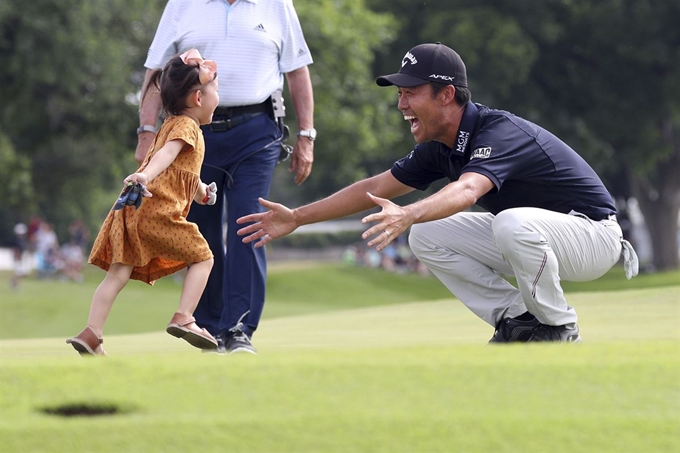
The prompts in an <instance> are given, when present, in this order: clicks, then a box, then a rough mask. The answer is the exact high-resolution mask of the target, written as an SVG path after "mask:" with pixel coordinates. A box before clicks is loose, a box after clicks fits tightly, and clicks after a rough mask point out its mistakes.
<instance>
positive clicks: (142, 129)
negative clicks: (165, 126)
mask: <svg viewBox="0 0 680 453" xmlns="http://www.w3.org/2000/svg"><path fill="white" fill-rule="evenodd" d="M142 132H151V133H153V134H155V133H156V127H155V126H151V125H150V124H145V125H143V126H139V127H138V128H137V135H139V134H141V133H142Z"/></svg>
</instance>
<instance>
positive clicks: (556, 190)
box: [391, 102, 616, 220]
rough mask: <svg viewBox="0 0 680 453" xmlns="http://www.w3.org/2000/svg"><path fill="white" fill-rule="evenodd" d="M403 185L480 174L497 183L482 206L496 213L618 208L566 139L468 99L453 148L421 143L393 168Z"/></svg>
mask: <svg viewBox="0 0 680 453" xmlns="http://www.w3.org/2000/svg"><path fill="white" fill-rule="evenodd" d="M391 171H392V175H393V176H394V177H395V178H397V180H399V181H400V182H401V183H402V184H406V185H407V186H410V187H413V188H415V189H420V190H425V189H427V188H428V187H429V186H430V184H432V183H433V182H434V181H436V180H438V179H441V178H448V179H449V180H450V181H456V180H458V178H460V176H461V175H462V174H463V173H467V172H475V173H479V174H482V175H484V176H486V177H487V178H489V179H490V180H491V181H492V182H493V183H494V185H495V188H494V189H492V190H491V191H490V192H489V193H487V194H485V195H484V196H482V197H481V198H480V199H479V200H477V204H478V205H479V206H481V207H482V208H484V209H486V210H487V211H489V212H490V213H492V214H498V213H499V212H501V211H503V210H505V209H510V208H519V207H535V208H542V209H547V210H550V211H555V212H561V213H564V214H568V213H570V212H571V211H572V210H573V211H576V212H579V213H581V214H585V215H586V216H588V217H589V218H591V219H593V220H602V219H604V218H606V217H607V216H608V215H610V214H615V213H616V209H615V207H614V202H613V200H612V197H611V195H610V194H609V192H608V191H607V189H606V188H605V186H604V184H603V183H602V181H601V180H600V178H599V177H598V176H597V174H596V173H595V171H594V170H593V169H592V168H591V167H590V165H588V163H587V162H586V161H585V160H584V159H583V158H582V157H581V156H579V155H578V154H577V153H576V151H574V150H573V149H571V148H570V147H569V146H568V145H567V144H566V143H564V142H563V141H562V140H560V139H559V138H557V137H556V136H554V135H553V134H551V133H550V132H548V131H547V130H545V129H543V128H542V127H540V126H537V125H536V124H533V123H531V122H529V121H527V120H525V119H522V118H520V117H518V116H515V115H513V114H512V113H509V112H505V111H502V110H495V109H490V108H489V107H486V106H484V105H481V104H474V103H472V102H469V103H468V105H467V106H466V107H465V112H464V114H463V118H462V120H461V124H460V129H459V130H458V135H457V140H456V143H455V144H454V148H453V149H451V148H449V147H448V146H446V145H444V144H442V143H439V142H434V141H431V142H426V143H421V144H418V145H416V147H415V148H414V149H413V151H411V153H409V154H408V155H407V156H406V157H404V158H403V159H400V160H398V161H397V162H395V163H394V165H393V166H392V169H391Z"/></svg>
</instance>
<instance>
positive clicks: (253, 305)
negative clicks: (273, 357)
mask: <svg viewBox="0 0 680 453" xmlns="http://www.w3.org/2000/svg"><path fill="white" fill-rule="evenodd" d="M215 119H219V118H213V120H215ZM201 129H202V130H203V136H204V138H205V159H204V164H203V167H202V170H201V180H202V181H203V182H204V183H206V184H210V183H211V182H213V181H214V182H215V183H217V188H218V192H217V194H218V200H217V203H216V204H215V205H214V206H203V205H199V204H197V203H193V204H192V206H191V210H190V212H189V215H188V217H187V219H188V220H189V221H190V222H195V223H196V224H197V225H198V227H199V229H200V231H201V233H202V234H203V236H204V237H205V238H206V240H207V241H208V244H209V245H210V249H211V250H212V252H213V255H214V256H215V264H214V266H213V269H212V272H211V274H210V278H209V279H208V284H207V286H206V288H205V291H204V292H203V295H202V296H201V300H200V302H199V304H198V307H197V309H196V311H195V313H194V316H195V317H196V322H197V323H198V325H199V326H201V327H204V328H206V329H207V330H208V331H210V333H212V334H213V335H217V334H219V333H224V332H226V331H227V330H228V329H230V328H232V327H234V326H235V325H236V323H237V322H238V320H239V318H240V317H241V316H242V315H243V314H244V313H246V312H248V311H250V312H249V313H248V315H247V316H246V317H245V318H243V324H244V328H243V330H244V332H245V333H246V334H247V335H249V336H252V334H253V332H254V331H255V330H256V329H257V326H258V324H259V322H260V317H261V316H262V310H263V308H264V299H265V284H266V278H267V256H266V251H265V248H264V247H262V248H259V249H256V248H255V247H253V245H252V244H244V243H243V242H242V241H241V239H242V238H241V237H240V236H238V235H237V234H236V231H237V230H238V229H239V228H242V227H243V225H237V224H236V219H238V218H239V217H241V216H244V215H246V214H251V213H254V212H261V211H262V210H263V208H262V206H260V204H259V203H258V201H257V199H258V197H263V198H268V197H269V189H270V186H271V181H272V177H273V174H274V168H275V166H276V163H277V161H278V156H279V152H280V150H281V146H280V142H277V141H276V140H277V139H279V138H280V137H281V132H280V131H279V128H278V127H277V125H276V123H275V122H274V121H273V120H272V119H270V118H269V116H267V115H266V114H260V115H258V116H256V117H254V118H252V119H249V120H248V121H246V122H244V123H241V124H239V125H237V126H236V127H234V128H233V129H229V130H226V131H220V132H214V131H211V130H210V128H209V127H208V126H203V127H202V128H201ZM272 142H274V143H273V144H272ZM267 145H269V146H267ZM214 167H217V168H214ZM225 221H226V224H225ZM225 228H226V244H225V242H224V237H225V235H224V230H225Z"/></svg>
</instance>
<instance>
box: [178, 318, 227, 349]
mask: <svg viewBox="0 0 680 453" xmlns="http://www.w3.org/2000/svg"><path fill="white" fill-rule="evenodd" d="M194 322H196V318H194V317H193V316H187V315H184V314H182V313H175V314H174V315H173V316H172V319H171V320H170V324H168V327H167V328H166V329H165V331H166V332H167V333H169V334H170V335H172V336H173V337H177V338H181V339H182V340H185V341H186V342H187V343H189V344H190V345H191V346H194V347H196V348H199V349H217V340H215V337H213V336H212V335H210V332H208V331H207V330H205V329H201V330H200V331H199V330H192V329H191V328H190V327H189V326H191V324H193V323H194ZM197 329H198V327H197Z"/></svg>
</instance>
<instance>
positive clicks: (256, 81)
mask: <svg viewBox="0 0 680 453" xmlns="http://www.w3.org/2000/svg"><path fill="white" fill-rule="evenodd" d="M190 48H196V49H198V50H199V51H200V53H201V55H203V56H204V57H205V58H208V59H211V60H215V61H216V62H217V66H218V68H219V77H220V82H221V84H220V106H219V107H218V108H217V110H216V111H215V114H214V115H213V122H212V123H211V124H209V125H206V126H202V129H203V135H204V137H205V145H206V153H205V161H204V164H203V169H202V173H201V178H202V179H204V180H206V181H215V182H217V185H218V193H219V194H220V197H219V200H220V202H218V203H217V205H215V206H208V207H205V206H197V205H194V206H192V208H191V212H190V214H189V216H188V220H190V221H192V222H195V223H197V224H198V226H199V229H200V230H201V233H202V234H203V236H205V238H206V240H207V241H208V243H209V244H210V248H211V249H212V252H213V254H214V255H215V265H214V266H213V269H212V273H211V275H210V279H209V280H208V285H207V286H206V289H205V291H204V293H203V295H202V296H201V301H200V303H199V304H198V308H197V309H196V311H195V313H194V316H195V317H196V322H197V323H198V324H199V325H200V326H201V327H204V328H206V329H207V330H208V331H210V333H211V334H213V335H214V336H215V337H216V338H217V339H218V343H219V347H218V352H222V353H232V352H237V351H243V352H250V353H255V348H254V347H253V346H252V344H251V338H252V335H253V332H255V330H256V329H257V326H258V323H259V321H260V317H261V315H262V311H263V308H264V299H265V284H266V277H267V257H266V253H265V251H264V249H262V248H255V247H253V246H252V244H244V243H242V242H241V240H240V238H239V237H238V236H237V235H236V231H237V230H238V227H237V225H236V219H238V218H239V217H241V216H244V215H246V214H249V213H251V212H255V211H259V210H260V209H261V207H260V205H259V204H258V201H257V200H258V197H265V198H266V197H267V196H268V194H269V189H270V185H271V180H272V177H273V174H274V168H275V166H276V164H277V162H278V161H279V158H280V155H285V152H283V147H282V138H283V127H282V124H283V123H282V115H283V112H284V108H283V105H282V98H281V91H282V89H283V83H284V76H285V79H286V81H287V83H288V88H289V91H290V94H291V101H292V105H293V108H294V110H295V116H296V119H297V125H298V132H297V140H296V142H295V146H294V147H293V152H292V155H291V159H290V168H289V171H290V172H291V173H293V174H294V178H295V183H296V184H302V183H303V182H304V181H305V180H306V179H307V177H308V176H309V174H310V173H311V171H312V162H313V160H314V157H313V150H314V139H315V138H316V130H315V129H314V96H313V91H312V83H311V80H310V76H309V70H308V68H307V66H308V65H309V64H311V63H312V57H311V54H310V52H309V48H308V47H307V43H306V42H305V39H304V35H303V33H302V29H301V26H300V23H299V20H298V17H297V13H296V11H295V8H294V7H293V2H292V0H169V1H168V3H167V5H166V7H165V11H164V12H163V16H162V17H161V20H160V23H159V25H158V29H157V30H156V35H155V37H154V40H153V42H152V44H151V47H150V48H149V53H148V56H147V60H146V63H145V65H144V66H145V67H146V68H147V78H146V80H145V85H146V83H147V81H148V75H149V74H150V72H151V71H152V70H153V69H155V68H158V67H162V66H163V65H164V64H165V63H166V62H167V61H168V60H169V59H170V58H172V57H173V56H175V55H178V54H181V53H182V52H184V51H186V50H187V49H190ZM160 105H161V102H160V98H159V97H158V96H157V95H156V94H154V93H151V94H149V95H147V96H146V97H145V98H144V99H143V100H142V103H141V106H140V115H139V116H140V127H139V129H138V130H137V134H138V137H139V142H138V145H137V150H136V153H135V158H136V159H137V161H138V162H141V161H142V160H143V159H144V157H145V156H146V152H147V150H148V149H149V146H150V145H151V144H152V142H153V140H154V137H155V127H156V124H157V121H158V115H159V112H160ZM225 219H226V222H227V223H226V229H227V232H226V245H225V243H224V237H225V235H224V228H225V223H224V220H225ZM220 257H221V258H222V259H220Z"/></svg>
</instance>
